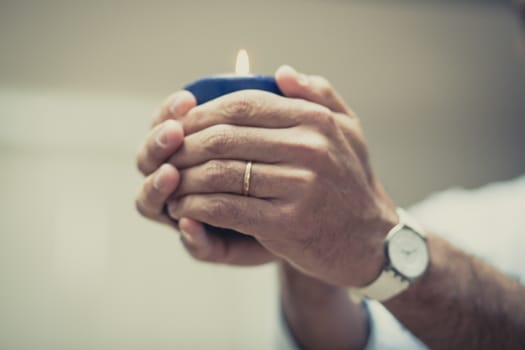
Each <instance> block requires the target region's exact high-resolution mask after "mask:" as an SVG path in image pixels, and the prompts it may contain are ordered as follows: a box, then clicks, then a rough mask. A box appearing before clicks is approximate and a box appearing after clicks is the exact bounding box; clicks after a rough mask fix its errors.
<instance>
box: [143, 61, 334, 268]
mask: <svg viewBox="0 0 525 350" xmlns="http://www.w3.org/2000/svg"><path fill="white" fill-rule="evenodd" d="M301 79H302V80H304V79H306V76H303V75H299V74H297V73H296V72H295V71H294V70H292V69H290V68H289V67H281V68H280V69H279V70H278V71H277V73H276V80H277V83H278V84H279V86H280V88H281V90H282V91H283V93H284V94H285V95H287V96H289V97H294V98H302V99H305V100H309V101H312V102H314V103H319V104H322V105H325V106H326V107H328V108H330V107H332V108H338V106H339V105H340V104H341V101H340V99H338V100H334V96H332V95H327V96H323V92H324V90H323V89H324V86H325V85H324V84H325V82H324V81H323V80H322V79H321V78H319V77H309V78H308V79H309V80H310V83H309V84H301ZM195 105H196V101H195V98H194V97H193V95H191V94H190V93H189V92H187V91H180V92H177V93H175V94H173V95H171V96H170V97H169V98H167V99H166V101H165V102H164V103H163V105H162V107H161V108H160V110H159V112H157V113H156V114H155V116H154V118H153V123H152V130H151V131H150V133H149V134H148V136H147V137H146V140H145V142H144V144H143V145H142V147H141V148H140V151H139V154H138V156H137V166H138V168H139V170H140V171H141V172H142V173H143V174H144V175H146V176H147V177H146V179H145V180H144V183H143V186H142V189H141V191H140V192H139V194H138V196H137V199H136V206H137V210H138V211H139V212H140V213H141V214H142V215H143V216H145V217H147V218H149V219H152V220H154V221H157V222H161V223H165V224H168V225H170V226H173V227H175V228H177V229H179V230H181V231H182V233H183V235H182V240H183V243H184V245H185V247H186V248H187V249H188V251H189V252H190V253H191V254H192V255H193V256H194V257H195V258H196V259H198V260H202V261H208V262H218V263H229V264H234V265H257V264H262V263H266V262H270V261H273V260H275V258H276V257H275V256H274V255H273V254H272V253H270V252H268V250H267V249H266V248H264V247H263V246H261V245H260V244H259V243H258V242H257V241H256V240H255V239H253V238H252V237H250V236H235V235H226V236H225V235H223V234H217V233H214V232H209V231H207V230H206V229H205V226H204V225H202V224H201V223H199V222H197V221H195V220H191V219H189V218H181V219H180V220H179V221H178V224H177V222H176V221H174V220H172V219H171V218H169V217H167V216H166V215H165V211H164V204H165V202H166V200H167V199H168V198H169V197H170V196H171V195H172V192H173V191H175V190H176V189H177V186H178V185H179V181H180V178H181V174H180V173H179V171H178V170H177V169H176V168H175V167H174V166H173V165H172V164H169V163H165V162H166V160H167V158H168V157H169V156H170V155H171V154H173V153H174V152H175V151H176V150H177V149H178V148H179V146H180V145H181V144H182V142H183V137H184V134H183V131H182V127H181V123H180V120H182V119H183V118H185V116H186V114H187V113H188V112H189V111H190V110H191V109H192V108H193V107H195ZM188 181H189V182H191V179H186V180H185V181H184V183H186V184H187V183H188ZM178 191H179V192H180V189H178Z"/></svg>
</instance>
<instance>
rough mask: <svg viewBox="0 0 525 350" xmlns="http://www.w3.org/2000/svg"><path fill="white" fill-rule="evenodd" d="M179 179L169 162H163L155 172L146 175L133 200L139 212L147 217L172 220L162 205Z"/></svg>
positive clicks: (164, 220)
mask: <svg viewBox="0 0 525 350" xmlns="http://www.w3.org/2000/svg"><path fill="white" fill-rule="evenodd" d="M179 179H180V176H179V173H178V171H177V169H175V168H174V167H173V166H172V165H170V164H163V165H162V166H161V167H160V168H159V169H158V170H157V171H156V172H155V173H153V174H151V175H150V176H148V177H147V178H146V179H145V180H144V183H143V186H142V189H141V191H140V192H139V194H138V196H137V198H136V200H135V204H136V207H137V210H138V211H139V213H141V214H142V215H143V216H144V217H147V218H149V219H153V220H157V221H162V222H167V221H170V222H172V220H171V219H169V218H168V217H167V216H166V215H165V214H164V205H165V203H166V200H167V199H168V198H169V196H170V195H171V194H172V193H173V191H174V190H175V189H176V188H177V185H178V183H179Z"/></svg>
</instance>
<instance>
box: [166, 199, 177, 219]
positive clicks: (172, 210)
mask: <svg viewBox="0 0 525 350" xmlns="http://www.w3.org/2000/svg"><path fill="white" fill-rule="evenodd" d="M177 205H178V201H177V200H171V201H169V202H168V214H169V216H171V217H172V218H173V219H178V218H177V217H176V214H177V213H176V212H175V210H177Z"/></svg>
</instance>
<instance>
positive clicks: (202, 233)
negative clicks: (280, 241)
mask: <svg viewBox="0 0 525 350" xmlns="http://www.w3.org/2000/svg"><path fill="white" fill-rule="evenodd" d="M179 230H180V231H181V234H182V242H183V244H184V246H185V247H186V249H187V250H188V252H189V253H190V254H191V255H192V256H193V257H194V258H195V259H197V260H200V261H207V262H214V263H223V264H231V265H243V266H253V265H261V264H265V263H268V262H271V261H273V260H274V259H275V258H274V256H273V255H272V254H271V253H269V252H268V251H267V250H266V249H265V248H263V247H262V246H261V245H260V244H259V243H258V242H257V241H256V240H255V239H254V238H253V237H250V236H244V235H227V234H218V233H211V232H209V231H206V229H205V227H204V225H203V224H201V223H199V222H197V221H195V220H192V219H189V218H181V219H180V221H179Z"/></svg>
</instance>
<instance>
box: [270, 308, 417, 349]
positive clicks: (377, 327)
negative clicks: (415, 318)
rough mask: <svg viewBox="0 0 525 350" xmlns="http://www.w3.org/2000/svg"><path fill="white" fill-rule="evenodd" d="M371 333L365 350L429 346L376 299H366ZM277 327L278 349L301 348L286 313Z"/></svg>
mask: <svg viewBox="0 0 525 350" xmlns="http://www.w3.org/2000/svg"><path fill="white" fill-rule="evenodd" d="M365 303H366V308H367V311H368V319H369V326H370V334H369V336H368V341H367V344H366V346H365V348H364V350H422V349H427V347H426V346H425V345H424V344H423V343H422V342H421V341H419V339H417V338H416V337H414V336H413V335H412V333H410V332H409V331H408V330H407V329H406V328H405V327H403V325H402V324H401V323H399V322H398V321H397V320H396V319H395V317H394V316H392V314H391V313H390V312H388V310H387V309H385V308H384V307H383V305H382V304H381V303H379V302H377V301H375V300H365ZM280 314H281V316H280V324H279V327H278V328H277V338H276V341H277V344H276V349H277V350H299V349H300V348H299V346H298V345H297V343H296V342H295V340H294V339H293V336H292V335H291V333H290V331H289V328H288V325H287V324H286V320H285V319H284V315H282V312H280Z"/></svg>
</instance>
